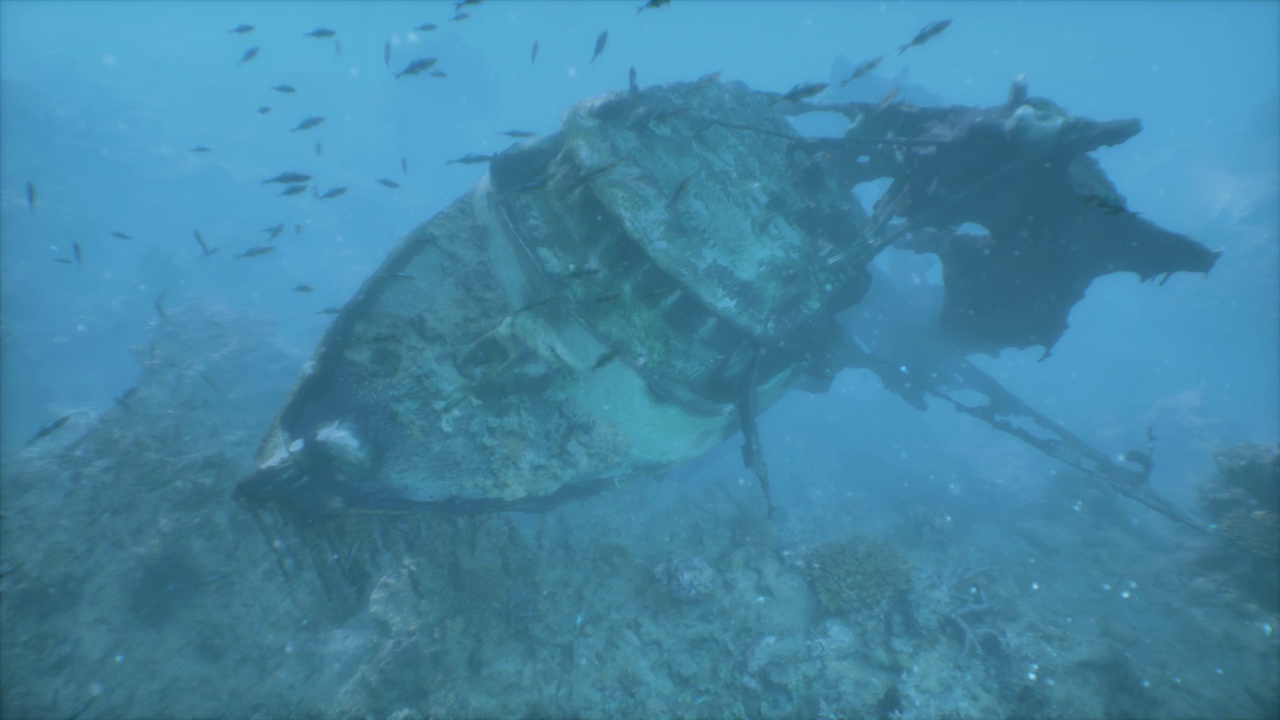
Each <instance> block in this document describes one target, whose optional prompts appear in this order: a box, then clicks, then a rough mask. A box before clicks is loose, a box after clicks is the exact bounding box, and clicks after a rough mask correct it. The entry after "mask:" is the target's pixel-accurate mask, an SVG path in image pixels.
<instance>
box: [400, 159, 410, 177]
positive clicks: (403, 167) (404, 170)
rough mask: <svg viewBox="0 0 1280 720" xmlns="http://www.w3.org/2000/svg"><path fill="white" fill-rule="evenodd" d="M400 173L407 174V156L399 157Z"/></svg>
mask: <svg viewBox="0 0 1280 720" xmlns="http://www.w3.org/2000/svg"><path fill="white" fill-rule="evenodd" d="M400 174H402V175H408V174H409V159H408V158H400Z"/></svg>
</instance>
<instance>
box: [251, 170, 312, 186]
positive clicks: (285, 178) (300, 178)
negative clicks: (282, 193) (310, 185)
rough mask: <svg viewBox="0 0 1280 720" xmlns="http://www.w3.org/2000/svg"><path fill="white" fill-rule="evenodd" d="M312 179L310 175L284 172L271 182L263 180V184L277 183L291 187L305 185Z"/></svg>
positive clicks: (270, 180)
mask: <svg viewBox="0 0 1280 720" xmlns="http://www.w3.org/2000/svg"><path fill="white" fill-rule="evenodd" d="M310 179H311V176H310V175H303V174H302V173H300V172H282V173H280V174H279V175H277V176H275V177H273V178H271V179H269V180H263V181H262V184H263V185H266V184H267V183H273V182H275V183H285V184H290V185H291V184H293V183H303V182H306V181H308V180H310Z"/></svg>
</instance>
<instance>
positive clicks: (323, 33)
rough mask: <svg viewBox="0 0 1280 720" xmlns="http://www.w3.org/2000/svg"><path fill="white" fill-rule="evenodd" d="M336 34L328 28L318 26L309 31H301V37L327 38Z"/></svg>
mask: <svg viewBox="0 0 1280 720" xmlns="http://www.w3.org/2000/svg"><path fill="white" fill-rule="evenodd" d="M337 34H338V33H336V32H334V31H332V30H330V29H329V28H322V27H319V28H316V29H315V30H312V31H311V32H309V33H303V34H302V37H313V38H328V37H333V36H334V35H337Z"/></svg>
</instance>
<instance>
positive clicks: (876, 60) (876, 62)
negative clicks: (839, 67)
mask: <svg viewBox="0 0 1280 720" xmlns="http://www.w3.org/2000/svg"><path fill="white" fill-rule="evenodd" d="M882 60H884V56H883V55H880V56H878V57H873V58H871V59H870V60H867V61H866V62H864V63H862V64H861V65H859V66H858V67H856V68H854V69H853V72H851V73H849V77H847V78H845V79H843V80H841V81H840V87H844V86H845V85H848V84H849V83H851V82H853V81H854V80H857V79H858V78H860V77H864V76H866V75H867V74H869V73H870V72H871V71H872V70H875V69H876V68H877V67H879V66H880V62H881V61H882Z"/></svg>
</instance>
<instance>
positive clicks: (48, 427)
mask: <svg viewBox="0 0 1280 720" xmlns="http://www.w3.org/2000/svg"><path fill="white" fill-rule="evenodd" d="M70 419H71V416H70V415H63V416H62V417H60V418H58V419H57V420H50V421H49V422H47V423H45V424H44V425H41V426H40V429H39V430H37V431H36V434H35V435H32V436H31V439H30V440H28V441H27V444H28V445H30V444H31V443H33V442H35V441H37V440H39V439H40V438H42V437H45V436H46V435H48V434H50V433H52V432H54V431H56V430H57V429H58V428H60V427H62V426H63V425H66V424H67V421H68V420H70Z"/></svg>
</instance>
